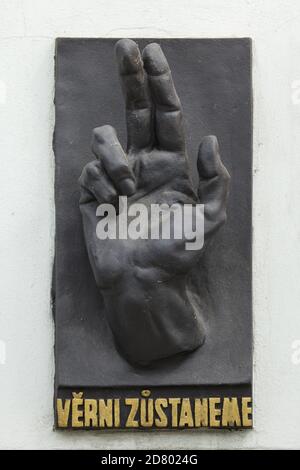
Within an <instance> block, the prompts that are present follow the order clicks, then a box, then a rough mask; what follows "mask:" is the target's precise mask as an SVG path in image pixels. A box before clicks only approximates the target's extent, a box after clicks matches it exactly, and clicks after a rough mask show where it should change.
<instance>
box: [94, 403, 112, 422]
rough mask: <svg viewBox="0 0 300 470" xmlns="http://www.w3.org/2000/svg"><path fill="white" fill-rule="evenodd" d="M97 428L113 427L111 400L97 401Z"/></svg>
mask: <svg viewBox="0 0 300 470" xmlns="http://www.w3.org/2000/svg"><path fill="white" fill-rule="evenodd" d="M98 403H99V427H100V428H105V427H106V428H112V425H113V409H112V408H113V401H112V399H111V398H109V399H108V400H106V402H105V400H103V399H102V398H100V400H99V402H98Z"/></svg>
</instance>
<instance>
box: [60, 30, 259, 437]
mask: <svg viewBox="0 0 300 470" xmlns="http://www.w3.org/2000/svg"><path fill="white" fill-rule="evenodd" d="M55 80H56V82H55V109H56V122H55V133H54V151H55V166H56V174H55V204H56V250H55V251H56V254H55V267H54V276H53V305H54V307H53V308H54V317H55V329H56V334H55V364H56V372H55V425H56V427H57V428H58V429H88V430H99V429H104V430H105V429H141V430H142V429H189V428H201V427H204V428H205V427H207V428H251V427H252V292H251V275H252V273H251V269H252V267H251V265H252V252H251V249H252V240H251V230H252V229H251V224H252V201H251V196H252V88H251V41H250V39H247V38H243V39H155V40H152V39H136V40H134V41H133V40H129V39H122V40H118V39H67V38H63V39H57V43H56V57H55Z"/></svg>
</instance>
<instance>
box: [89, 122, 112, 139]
mask: <svg viewBox="0 0 300 470" xmlns="http://www.w3.org/2000/svg"><path fill="white" fill-rule="evenodd" d="M114 132H115V130H114V128H113V127H112V126H110V125H109V124H105V125H104V126H100V127H95V129H93V130H92V136H93V139H95V140H97V141H98V142H100V143H104V142H105V141H106V140H107V138H108V137H109V136H110V135H111V134H113V133H114Z"/></svg>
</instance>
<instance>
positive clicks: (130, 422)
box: [125, 398, 139, 428]
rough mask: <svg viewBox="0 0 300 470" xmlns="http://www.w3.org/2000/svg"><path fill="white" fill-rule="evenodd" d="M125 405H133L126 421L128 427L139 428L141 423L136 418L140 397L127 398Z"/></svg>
mask: <svg viewBox="0 0 300 470" xmlns="http://www.w3.org/2000/svg"><path fill="white" fill-rule="evenodd" d="M125 405H128V406H131V408H130V412H129V415H128V418H127V421H126V428H138V427H139V423H138V421H136V420H135V417H136V414H137V410H138V407H139V399H138V398H126V399H125Z"/></svg>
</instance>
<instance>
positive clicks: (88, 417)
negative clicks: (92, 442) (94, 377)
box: [84, 398, 98, 428]
mask: <svg viewBox="0 0 300 470" xmlns="http://www.w3.org/2000/svg"><path fill="white" fill-rule="evenodd" d="M97 412H98V410H97V400H92V399H89V398H86V399H85V400H84V425H85V426H86V427H90V426H91V427H93V428H95V427H97V426H98V414H97Z"/></svg>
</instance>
